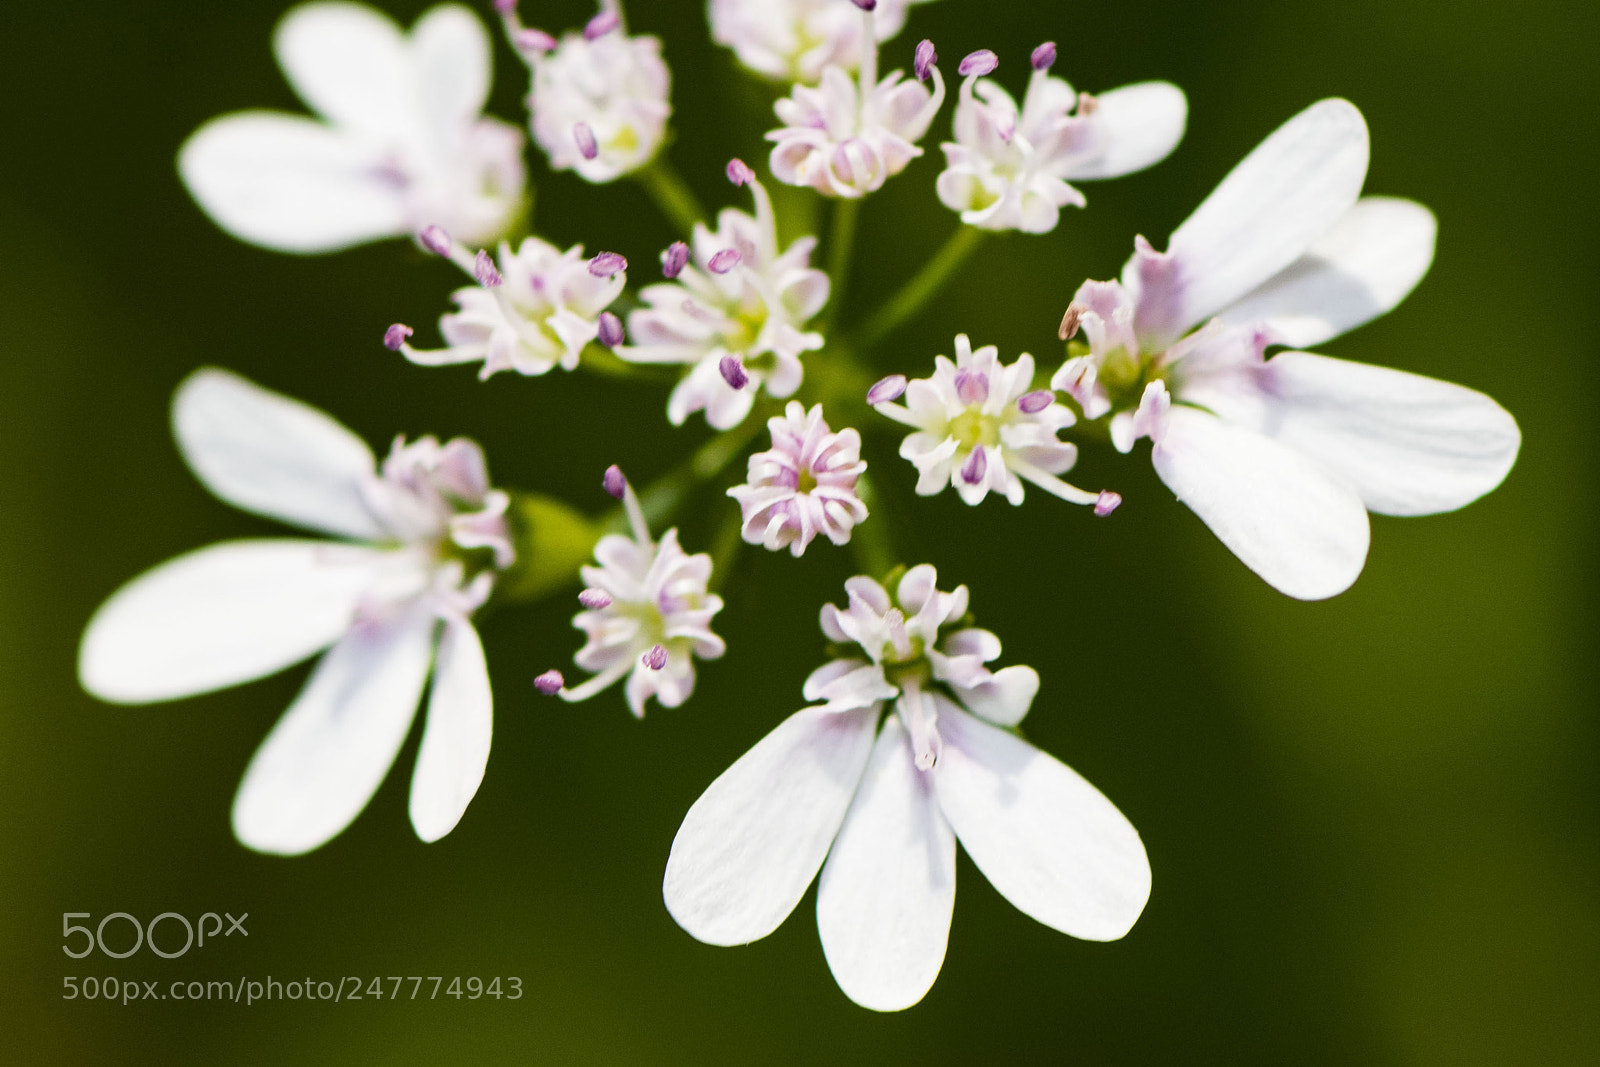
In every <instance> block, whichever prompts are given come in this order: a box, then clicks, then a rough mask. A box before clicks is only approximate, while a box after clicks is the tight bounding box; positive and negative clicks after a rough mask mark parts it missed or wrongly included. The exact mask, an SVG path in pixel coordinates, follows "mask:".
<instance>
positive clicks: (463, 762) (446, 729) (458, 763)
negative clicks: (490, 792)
mask: <svg viewBox="0 0 1600 1067" xmlns="http://www.w3.org/2000/svg"><path fill="white" fill-rule="evenodd" d="M493 733H494V695H493V693H491V692H490V690H489V667H488V664H487V663H485V662H484V658H483V642H482V641H480V640H478V631H477V630H475V629H473V627H472V624H471V623H470V622H466V621H452V622H448V623H446V624H445V628H444V634H443V636H442V637H440V639H439V651H438V654H437V656H436V658H435V661H434V669H433V691H432V693H431V694H430V695H429V698H428V722H427V725H426V727H425V728H424V729H423V732H422V747H421V748H420V749H418V751H417V769H416V772H415V773H414V774H413V775H412V778H411V825H412V826H413V827H415V828H416V831H417V836H418V837H420V838H422V840H424V841H437V840H439V838H441V837H443V836H444V835H445V834H447V833H449V832H450V831H451V830H454V829H455V826H456V823H458V822H460V821H461V816H462V814H464V813H465V812H466V810H467V804H469V803H470V802H471V801H472V798H473V796H474V795H475V794H476V793H477V792H478V786H479V784H481V783H482V782H483V769H484V767H486V766H487V765H488V763H489V742H490V740H491V739H492V737H493Z"/></svg>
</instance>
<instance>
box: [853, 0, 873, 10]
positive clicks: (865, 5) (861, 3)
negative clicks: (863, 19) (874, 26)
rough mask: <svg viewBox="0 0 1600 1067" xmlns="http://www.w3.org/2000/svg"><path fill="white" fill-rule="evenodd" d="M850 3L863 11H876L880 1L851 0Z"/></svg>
mask: <svg viewBox="0 0 1600 1067" xmlns="http://www.w3.org/2000/svg"><path fill="white" fill-rule="evenodd" d="M850 2H851V3H852V4H854V5H856V6H857V7H859V8H860V9H861V10H863V11H875V10H877V7H878V0H850Z"/></svg>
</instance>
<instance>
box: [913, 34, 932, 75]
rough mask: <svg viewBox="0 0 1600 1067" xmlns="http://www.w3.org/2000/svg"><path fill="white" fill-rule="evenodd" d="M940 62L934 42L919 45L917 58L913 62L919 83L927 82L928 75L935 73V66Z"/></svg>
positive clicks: (924, 41)
mask: <svg viewBox="0 0 1600 1067" xmlns="http://www.w3.org/2000/svg"><path fill="white" fill-rule="evenodd" d="M937 62H939V53H938V52H935V51H934V50H933V42H932V41H929V40H923V42H922V43H921V44H919V45H917V52H916V57H915V58H914V59H912V61H911V69H912V70H913V71H915V72H916V75H917V81H919V82H925V81H927V80H928V75H929V74H931V73H933V65H934V64H935V63H937Z"/></svg>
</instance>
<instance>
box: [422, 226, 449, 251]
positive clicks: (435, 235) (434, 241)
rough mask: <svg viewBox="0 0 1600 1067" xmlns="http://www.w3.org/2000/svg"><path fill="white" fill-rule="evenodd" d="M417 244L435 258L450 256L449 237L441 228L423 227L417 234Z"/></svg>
mask: <svg viewBox="0 0 1600 1067" xmlns="http://www.w3.org/2000/svg"><path fill="white" fill-rule="evenodd" d="M417 243H418V244H419V245H421V246H422V247H423V248H426V249H427V250H428V251H430V252H432V253H433V254H434V255H436V256H446V257H448V256H449V255H450V235H449V234H448V233H446V232H445V228H444V227H443V226H424V227H423V228H422V232H421V233H419V234H417Z"/></svg>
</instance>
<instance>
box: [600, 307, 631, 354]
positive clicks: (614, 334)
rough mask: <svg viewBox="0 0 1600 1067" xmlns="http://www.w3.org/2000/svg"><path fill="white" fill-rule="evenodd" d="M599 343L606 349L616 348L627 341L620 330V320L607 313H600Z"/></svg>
mask: <svg viewBox="0 0 1600 1067" xmlns="http://www.w3.org/2000/svg"><path fill="white" fill-rule="evenodd" d="M599 325H600V343H601V344H603V345H605V346H606V347H607V348H616V347H617V346H618V345H620V344H621V343H622V342H624V341H626V340H627V339H628V335H627V334H625V333H624V332H623V330H622V320H621V319H619V318H617V317H616V316H615V315H613V314H612V313H611V312H609V311H602V312H600V324H599Z"/></svg>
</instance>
